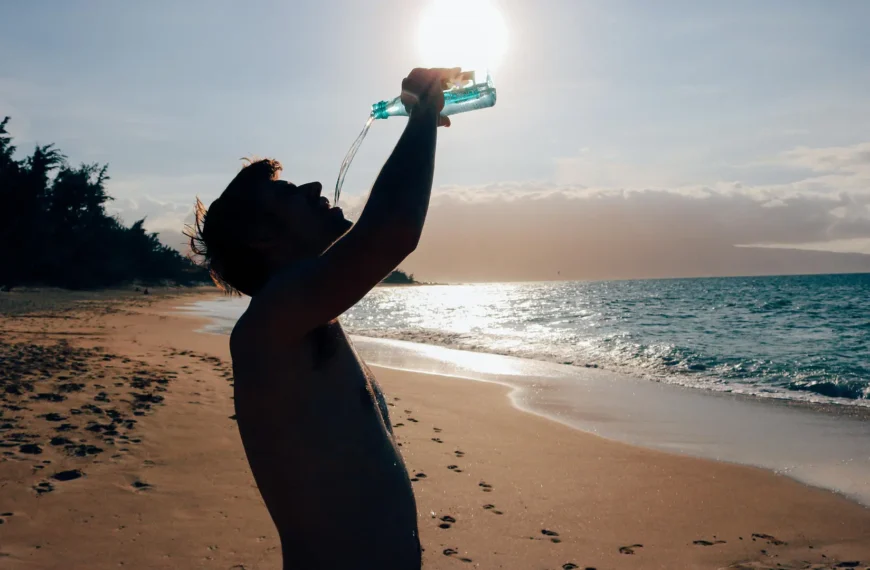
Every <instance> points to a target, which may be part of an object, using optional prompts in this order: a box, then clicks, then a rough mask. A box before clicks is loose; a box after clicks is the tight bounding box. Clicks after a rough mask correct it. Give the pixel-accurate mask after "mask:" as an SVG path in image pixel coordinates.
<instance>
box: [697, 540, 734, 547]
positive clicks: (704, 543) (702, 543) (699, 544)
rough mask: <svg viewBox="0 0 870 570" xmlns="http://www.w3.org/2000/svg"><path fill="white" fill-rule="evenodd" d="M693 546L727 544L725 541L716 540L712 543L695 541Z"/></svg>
mask: <svg viewBox="0 0 870 570" xmlns="http://www.w3.org/2000/svg"><path fill="white" fill-rule="evenodd" d="M692 544H694V545H695V546H713V545H714V544H726V543H725V541H724V540H714V541H712V542H711V541H709V540H693V541H692Z"/></svg>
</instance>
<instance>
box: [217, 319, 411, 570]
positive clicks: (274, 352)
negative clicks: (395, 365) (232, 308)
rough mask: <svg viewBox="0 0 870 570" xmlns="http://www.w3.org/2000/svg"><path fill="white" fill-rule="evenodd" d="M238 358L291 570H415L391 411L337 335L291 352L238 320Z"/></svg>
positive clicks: (262, 484) (242, 421)
mask: <svg viewBox="0 0 870 570" xmlns="http://www.w3.org/2000/svg"><path fill="white" fill-rule="evenodd" d="M231 349H232V353H233V354H232V356H233V368H234V373H235V406H236V414H237V418H238V424H239V431H240V433H241V436H242V441H243V443H244V446H245V452H246V453H247V456H248V461H249V462H250V464H251V469H252V471H253V473H254V477H255V479H256V481H257V485H258V486H259V488H260V492H261V494H262V495H263V499H264V500H265V502H266V506H267V507H268V509H269V512H270V514H271V515H272V519H273V520H274V522H275V524H276V526H277V527H278V531H279V534H280V536H281V543H282V550H283V554H284V568H285V569H290V568H299V569H306V570H307V569H317V568H338V567H346V568H354V569H367V568H372V569H375V568H377V569H387V568H390V569H392V568H395V569H401V570H404V569H417V568H419V567H420V544H419V539H418V536H417V514H416V505H415V502H414V495H413V490H412V488H411V482H410V480H409V478H408V473H407V471H406V469H405V465H404V463H403V461H402V458H401V455H400V454H399V452H398V449H397V448H396V444H395V441H394V440H393V437H392V433H391V431H392V430H391V426H390V424H389V417H388V415H387V410H386V404H385V402H384V401H383V397H382V396H381V394H380V391H379V389H378V387H377V384H376V383H375V382H374V379H373V378H371V377H370V375H369V374H367V373H366V368H365V365H364V364H363V363H362V362H361V361H360V359H359V357H358V355H357V354H356V352H355V351H354V350H353V348H352V346H351V345H350V342H349V340H348V339H347V337H346V335H345V334H344V332H343V331H342V330H341V327H340V325H338V324H337V323H333V324H330V325H326V326H325V327H321V328H319V329H315V331H313V332H312V333H311V334H309V335H308V336H307V337H305V338H304V339H303V340H302V341H297V342H295V343H293V342H289V341H285V342H282V339H280V338H278V339H264V338H263V335H262V334H260V333H259V332H258V331H256V326H255V324H253V323H252V324H246V319H245V317H242V319H241V320H240V321H239V324H237V326H236V329H235V330H234V331H233V337H232V342H231Z"/></svg>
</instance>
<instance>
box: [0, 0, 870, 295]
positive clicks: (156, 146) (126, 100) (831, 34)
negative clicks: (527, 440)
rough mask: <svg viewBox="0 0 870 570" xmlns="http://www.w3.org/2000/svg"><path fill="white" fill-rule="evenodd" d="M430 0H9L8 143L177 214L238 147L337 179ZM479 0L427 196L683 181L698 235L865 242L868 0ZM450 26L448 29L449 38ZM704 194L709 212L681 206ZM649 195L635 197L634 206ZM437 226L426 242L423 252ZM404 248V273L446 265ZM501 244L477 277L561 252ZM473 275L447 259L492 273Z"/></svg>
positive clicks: (128, 210)
mask: <svg viewBox="0 0 870 570" xmlns="http://www.w3.org/2000/svg"><path fill="white" fill-rule="evenodd" d="M436 1H437V0H436ZM469 1H474V0H469ZM429 3H430V2H428V1H423V0H421V1H415V2H406V1H401V0H369V1H366V2H360V1H356V0H318V1H316V2H315V1H310V2H301V1H293V2H291V1H287V0H282V1H277V0H272V1H261V2H256V1H250V2H243V3H241V2H230V1H217V0H209V1H192V0H191V1H184V2H177V1H163V0H160V1H158V0H152V1H149V2H139V3H132V2H114V1H109V0H105V1H92V0H79V1H60V0H55V1H54V2H4V3H2V4H0V53H2V54H3V55H2V57H0V115H11V116H12V123H11V130H12V132H13V134H14V135H15V136H16V142H17V144H18V146H19V148H20V149H21V150H22V151H25V150H26V151H29V150H30V149H31V147H32V146H33V145H34V144H36V143H37V142H38V143H40V144H45V143H48V142H55V143H57V145H58V146H59V147H60V148H61V149H62V150H63V151H64V152H65V153H66V154H67V155H68V156H69V157H70V159H71V160H72V161H74V162H100V163H109V165H110V169H109V172H110V175H111V176H112V181H111V182H110V186H109V191H110V193H111V194H113V195H114V196H115V197H116V198H117V200H116V203H115V205H114V206H115V207H116V209H118V210H119V211H120V212H121V215H122V216H123V217H124V218H125V219H127V221H133V220H134V219H136V218H137V217H141V216H142V215H146V214H147V215H148V224H147V225H148V226H149V227H151V228H152V229H154V230H172V231H177V230H178V229H179V226H180V224H181V222H182V220H183V219H184V217H185V216H186V215H188V214H189V211H190V204H191V202H192V200H193V197H194V196H195V195H197V194H198V195H200V196H201V197H202V198H203V199H204V200H206V201H210V200H212V199H214V198H215V197H217V195H218V194H219V192H220V191H221V190H222V189H223V187H224V186H225V185H226V183H227V182H228V181H229V179H230V178H231V177H232V176H233V175H234V174H235V172H236V171H237V170H238V168H239V165H240V163H239V162H238V159H239V158H240V157H242V156H250V155H258V156H270V157H275V158H278V159H279V160H281V161H282V162H283V163H284V166H285V172H284V176H285V178H287V179H289V180H293V181H300V182H301V181H308V180H313V179H316V180H321V181H323V182H324V186H326V187H327V188H331V187H332V185H333V184H334V181H335V177H336V175H337V170H338V167H339V164H340V162H341V160H342V158H343V157H344V154H345V152H346V151H347V148H348V147H349V145H350V143H351V142H352V141H353V139H354V138H355V137H356V135H357V134H358V132H359V130H360V129H361V128H362V125H363V123H364V121H365V119H366V116H367V114H368V110H369V106H370V105H371V104H372V103H374V102H375V101H378V100H380V99H385V98H388V97H392V96H395V95H397V94H398V88H399V84H400V81H401V79H402V77H403V76H404V75H405V74H406V73H407V71H408V70H410V69H411V68H412V67H414V66H415V65H418V64H421V63H423V62H421V53H420V49H419V47H418V41H417V40H418V35H419V32H418V30H419V20H420V17H421V14H422V13H423V11H424V9H426V7H427V5H428V4H429ZM492 3H493V4H495V5H496V6H497V8H498V10H499V12H500V13H501V14H502V17H503V19H504V22H505V26H506V28H507V31H508V42H507V52H506V55H505V56H504V58H503V59H502V61H501V62H498V63H497V65H496V66H495V67H494V71H493V76H494V79H495V82H496V85H497V87H498V89H499V99H498V104H497V105H496V106H495V108H493V109H488V110H485V111H479V112H474V113H470V114H467V115H461V116H458V117H455V118H454V126H453V127H452V128H451V129H450V130H449V131H444V132H442V133H441V134H440V138H439V150H438V168H437V173H436V185H437V186H438V192H437V193H436V200H435V201H434V202H433V214H432V215H433V216H437V215H441V216H446V215H447V213H448V212H450V214H451V215H454V216H455V215H456V213H455V212H454V209H456V208H460V209H461V204H470V203H474V204H475V205H474V207H475V208H478V210H475V211H479V212H480V215H483V216H488V217H493V216H497V215H503V221H504V223H505V224H519V225H518V226H516V227H528V228H532V230H531V231H534V232H536V233H541V234H544V235H548V234H547V232H548V231H549V227H550V226H552V221H550V220H549V218H546V217H540V218H537V216H544V213H545V212H549V211H552V210H554V208H553V207H552V206H553V204H556V203H557V202H558V203H559V204H561V202H559V201H560V200H565V201H566V203H567V204H568V205H567V206H566V205H561V206H560V207H559V209H560V210H561V211H565V209H566V208H568V209H569V210H570V209H571V208H575V209H577V211H578V213H579V212H581V211H582V212H588V211H589V210H590V209H591V208H592V209H594V208H596V207H598V204H599V203H600V198H601V197H612V196H614V195H619V196H621V198H622V199H623V200H625V201H626V202H630V203H631V204H630V206H631V207H630V208H629V209H632V208H633V209H638V208H636V207H635V203H636V202H637V200H638V199H639V198H638V197H639V196H644V200H650V199H651V198H650V196H658V197H661V199H662V202H661V203H662V204H664V203H665V202H666V201H668V200H673V199H675V197H677V198H679V199H680V200H682V202H680V204H683V202H686V204H684V206H686V207H690V206H691V208H694V209H693V210H692V212H693V215H695V216H699V217H700V219H701V220H704V218H705V216H708V215H709V216H710V219H711V222H710V223H709V224H704V223H699V224H698V225H699V227H706V231H709V232H715V231H716V229H717V228H726V227H727V228H733V227H734V226H735V225H737V226H740V227H741V228H742V229H743V230H745V231H743V233H742V234H737V235H734V234H733V233H729V231H730V230H729V231H723V232H722V233H720V234H717V235H718V236H719V237H720V238H721V240H720V241H721V243H719V242H717V244H718V245H723V244H724V245H727V246H729V247H730V246H733V245H746V244H765V245H773V246H781V245H783V244H785V245H794V244H798V245H799V246H800V247H806V248H810V249H820V248H821V249H830V250H836V251H863V252H866V253H870V97H868V95H867V94H868V93H870V34H868V33H867V29H868V27H870V2H866V1H864V0H838V1H833V0H818V1H803V0H768V1H765V2H757V1H729V2H721V1H709V2H707V1H696V0H686V1H660V2H659V1H657V2H648V1H645V0H637V1H628V0H625V1H620V0H597V1H592V0H590V1H582V0H573V1H572V0H561V1H559V0H536V1H534V2H531V1H528V0H492ZM457 18H462V14H457ZM456 29H459V28H458V27H457V28H456ZM456 29H454V28H452V27H451V28H448V29H445V30H444V37H445V41H448V40H449V41H452V42H456V41H461V39H460V38H457V37H456ZM444 64H445V65H452V64H453V62H450V61H448V62H444ZM403 124H404V120H403V119H390V120H388V121H385V122H378V123H376V125H375V126H374V128H373V129H372V131H371V133H370V135H369V138H368V139H367V140H366V142H365V144H364V145H363V147H362V150H361V151H360V154H359V155H358V156H357V159H356V162H355V163H354V165H353V168H352V169H351V172H350V174H349V176H348V180H347V182H346V185H345V190H344V192H345V194H347V195H349V196H350V197H351V198H352V196H353V195H357V196H361V195H364V193H365V192H366V191H367V190H368V188H369V187H370V184H371V182H372V181H373V179H374V177H375V176H376V174H377V171H378V169H379V167H380V165H381V164H382V163H383V161H384V159H385V158H386V156H387V155H388V153H389V150H390V149H391V147H392V145H393V144H394V143H395V140H396V139H397V137H398V135H399V133H400V132H401V128H402V126H403ZM640 191H646V192H640ZM528 200H532V203H533V204H535V205H536V207H532V208H530V207H528V204H527V203H526V201H528ZM699 200H700V201H701V202H703V203H706V204H709V205H710V208H709V209H707V210H704V209H703V208H702V209H700V210H698V209H697V208H695V206H694V205H691V204H688V202H687V201H692V202H696V201H699ZM719 200H726V202H727V203H728V204H729V206H728V207H729V208H732V209H733V216H734V218H722V211H723V206H722V204H720V203H718V201H719ZM480 203H486V204H488V205H489V209H484V210H479V208H482V206H480ZM668 203H669V202H668ZM714 203H715V206H714ZM469 207H471V206H469ZM538 207H539V209H538ZM681 207H682V206H681ZM439 208H441V209H439ZM451 208H453V209H451ZM511 208H513V210H512V211H511V212H507V210H511ZM724 209H725V210H727V209H728V208H724ZM667 210H668V212H674V211H679V207H677V208H676V209H675V208H671V207H669V208H667ZM773 210H777V212H776V214H775V215H773V218H775V221H776V223H777V224H779V225H778V226H777V227H778V228H780V229H779V230H771V228H770V224H769V223H768V222H769V220H770V216H769V215H768V213H769V212H771V211H773ZM656 211H657V209H656V208H655V207H645V208H641V209H638V214H637V215H638V216H644V222H645V223H646V222H649V220H655V219H658V218H655V212H656ZM439 212H442V213H441V214H439ZM505 212H507V213H505ZM578 215H579V214H578ZM522 216H526V218H528V219H525V218H523V219H522V220H520V221H518V220H519V219H520V218H522ZM499 219H502V218H499ZM536 219H540V226H539V227H537V228H536V227H535V224H534V222H535V220H536ZM659 221H660V223H661V230H662V231H673V223H674V222H673V220H671V219H668V218H666V217H661V219H660V220H659ZM470 223H472V225H473V222H470ZM624 223H625V224H627V225H626V226H624V227H623V231H622V232H621V233H620V234H619V235H620V236H625V235H632V234H631V227H636V226H637V225H638V223H637V220H629V219H626V220H624ZM650 223H651V222H650ZM436 225H437V224H436ZM481 226H482V225H481ZM652 226H653V227H654V226H655V224H652ZM499 228H501V229H499ZM510 230H511V226H510V225H508V226H505V227H502V226H498V225H497V224H496V225H495V226H492V227H489V229H488V230H487V231H491V232H492V231H495V232H498V231H510ZM433 231H434V230H433ZM465 231H466V232H467V233H466V234H465V235H466V238H467V239H472V240H476V239H477V240H479V239H483V238H482V237H481V236H477V235H476V234H474V232H473V228H466V229H465ZM650 231H652V232H653V234H655V233H656V232H655V231H654V230H650ZM166 235H169V232H167V234H166ZM602 235H609V234H602ZM441 237H442V236H440V234H435V233H433V234H432V235H431V236H429V235H424V241H426V240H428V243H429V246H428V248H429V249H430V250H433V248H435V247H436V245H437V244H442V241H443V240H442V241H439V240H440V238H441ZM539 237H540V236H539ZM575 237H577V236H575ZM705 237H709V236H705ZM430 238H431V239H430ZM445 239H446V238H445ZM540 239H543V241H542V242H541V244H542V247H544V248H547V247H550V245H552V244H550V245H547V244H548V243H549V242H547V241H546V239H544V238H540ZM557 239H559V240H561V239H565V237H564V236H562V235H561V234H560V235H559V236H558V237H557V236H556V235H555V234H553V236H552V240H557ZM638 239H648V236H647V237H644V236H638ZM686 239H687V240H692V239H693V236H686ZM448 241H449V240H448ZM448 241H443V244H442V246H443V247H446V245H444V244H447V243H448ZM726 242H728V243H726ZM554 243H555V242H554ZM628 244H629V245H628V246H627V247H630V246H631V241H630V240H629V242H628ZM820 244H821V245H820ZM824 244H829V246H826V245H824ZM579 245H580V244H575V246H579ZM442 246H438V247H442ZM662 247H664V245H663V246H662ZM668 247H670V246H668ZM421 249H424V250H425V249H426V248H421ZM433 251H434V250H433ZM768 251H781V250H768ZM420 253H421V256H418V257H419V259H417V258H415V260H414V263H415V264H416V265H417V267H416V268H417V270H418V271H420V272H421V273H423V274H425V273H426V272H427V271H428V272H429V273H431V275H432V277H433V278H438V277H441V276H451V277H452V276H454V275H453V274H451V273H450V272H449V271H447V270H445V269H443V268H441V269H439V267H441V266H439V265H438V264H437V263H436V262H435V261H434V259H435V257H437V256H434V255H428V256H427V255H424V254H425V251H423V252H420ZM488 255H493V254H492V253H489V254H488ZM505 255H506V256H508V257H510V254H509V253H508V252H505ZM429 258H432V260H430V261H426V260H427V259H429ZM473 261H474V260H470V261H469V267H474V266H475V265H477V266H479V265H480V262H481V260H476V263H475V262H473ZM514 262H515V266H516V267H517V268H518V269H517V272H516V274H513V273H511V271H510V270H505V271H504V272H501V273H498V274H497V275H494V276H493V277H498V278H505V279H510V278H533V277H535V276H537V275H538V274H539V273H540V274H542V275H544V276H548V275H550V274H551V273H552V272H553V271H554V270H555V267H556V266H555V265H548V266H547V267H545V268H541V269H538V268H537V267H538V266H537V265H535V264H526V266H524V267H525V268H521V267H520V266H523V263H524V261H523V260H522V259H515V260H514ZM469 271H470V273H469V274H468V275H465V274H463V273H461V272H460V274H458V275H456V278H459V279H462V278H468V279H477V278H481V279H483V278H487V277H488V276H487V275H485V274H479V272H478V273H475V271H474V270H473V269H470V270H469ZM675 271H676V273H680V271H678V270H675ZM685 271H687V272H689V273H691V272H692V271H693V270H692V269H691V268H687V269H685ZM723 271H724V272H729V271H740V269H739V267H737V266H735V267H733V268H732V269H728V268H725V269H723ZM567 273H568V274H569V275H573V276H577V277H582V276H587V277H588V276H590V275H588V273H584V272H583V271H582V268H576V271H573V270H569V271H568V272H567ZM604 273H605V274H607V275H610V273H607V272H604ZM629 273H631V272H630V271H629ZM618 275H622V273H618ZM592 276H595V275H592ZM629 276H632V275H629Z"/></svg>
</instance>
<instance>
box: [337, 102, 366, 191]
mask: <svg viewBox="0 0 870 570" xmlns="http://www.w3.org/2000/svg"><path fill="white" fill-rule="evenodd" d="M374 122H375V116H374V115H373V114H372V115H370V116H369V118H368V120H367V121H366V126H364V127H363V130H362V132H361V133H360V134H359V136H358V137H357V138H356V140H355V141H353V144H352V145H350V150H349V151H347V156H345V157H344V160H343V161H342V163H341V168H340V169H339V171H338V180H336V181H335V197H334V198H333V200H332V204H333V205H334V206H337V205H338V197H339V196H340V195H341V187H342V186H344V177H345V176H347V171H348V169H349V168H350V163H351V162H353V157H355V156H356V153H357V151H358V150H359V147H360V146H362V142H363V140H365V138H366V135H367V134H368V133H369V129H370V128H371V126H372V123H374Z"/></svg>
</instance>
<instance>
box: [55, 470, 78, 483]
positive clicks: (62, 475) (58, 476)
mask: <svg viewBox="0 0 870 570" xmlns="http://www.w3.org/2000/svg"><path fill="white" fill-rule="evenodd" d="M83 476H84V473H83V472H82V471H81V470H79V469H69V470H68V471H60V472H58V473H55V474H54V475H52V476H51V478H52V479H54V480H55V481H72V480H74V479H78V478H80V477H83Z"/></svg>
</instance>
